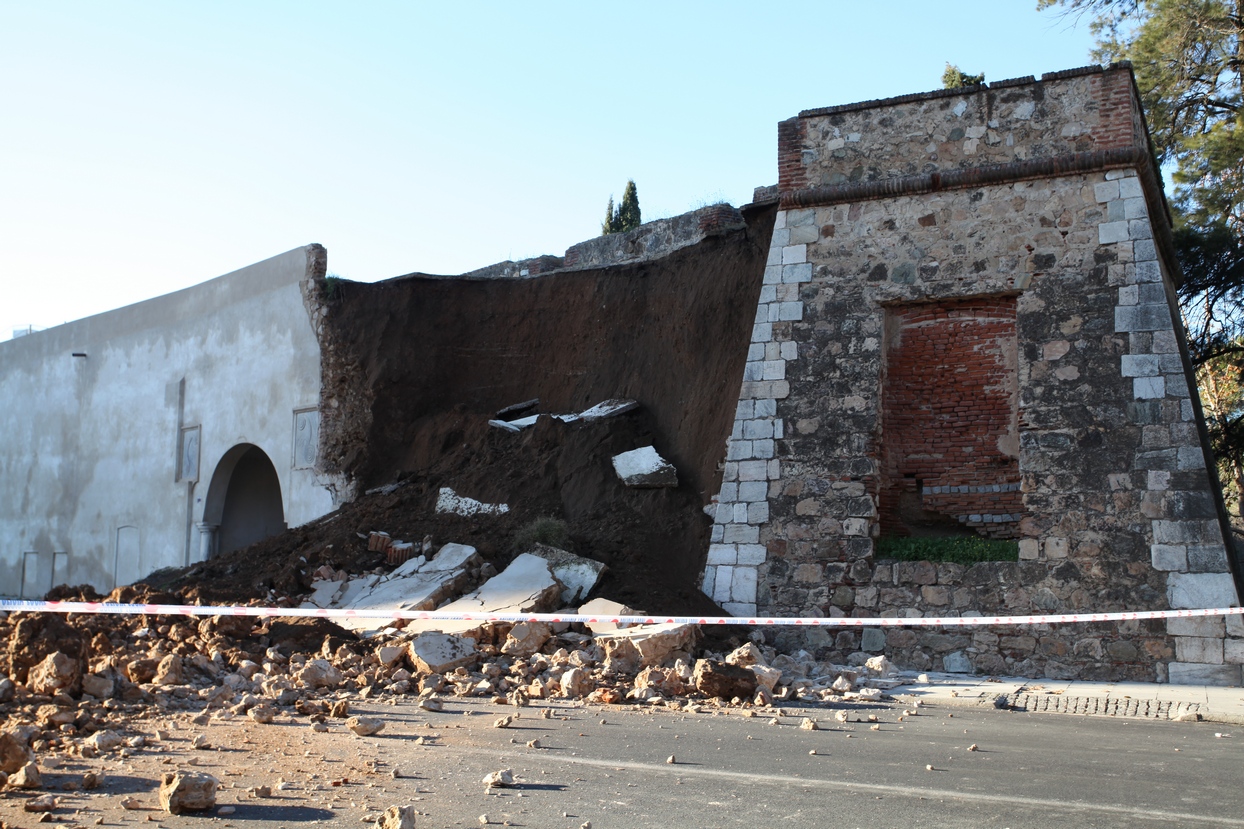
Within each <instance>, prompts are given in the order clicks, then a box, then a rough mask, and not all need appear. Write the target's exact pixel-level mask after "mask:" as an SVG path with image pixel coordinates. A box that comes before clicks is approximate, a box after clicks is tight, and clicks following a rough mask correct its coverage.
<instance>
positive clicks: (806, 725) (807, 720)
mask: <svg viewBox="0 0 1244 829" xmlns="http://www.w3.org/2000/svg"><path fill="white" fill-rule="evenodd" d="M799 728H800V729H801V730H803V731H819V730H820V728H821V727H820V726H819V725H817V724H816V720H814V719H812V718H811V717H804V718H803V722H801V723H799Z"/></svg>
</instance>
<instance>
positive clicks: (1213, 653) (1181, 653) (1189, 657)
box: [1175, 636, 1222, 665]
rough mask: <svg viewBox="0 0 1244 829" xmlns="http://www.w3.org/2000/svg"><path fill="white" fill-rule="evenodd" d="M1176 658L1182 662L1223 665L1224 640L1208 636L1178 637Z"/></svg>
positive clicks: (1176, 638)
mask: <svg viewBox="0 0 1244 829" xmlns="http://www.w3.org/2000/svg"><path fill="white" fill-rule="evenodd" d="M1175 658H1176V659H1178V660H1179V661H1180V662H1200V663H1202V664H1204V665H1221V664H1222V640H1221V639H1213V638H1210V637H1207V636H1176V637H1175Z"/></svg>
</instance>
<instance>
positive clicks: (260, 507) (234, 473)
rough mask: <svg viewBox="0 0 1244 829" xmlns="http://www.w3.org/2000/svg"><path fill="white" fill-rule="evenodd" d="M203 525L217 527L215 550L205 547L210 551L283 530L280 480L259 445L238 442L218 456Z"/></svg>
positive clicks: (213, 545)
mask: <svg viewBox="0 0 1244 829" xmlns="http://www.w3.org/2000/svg"><path fill="white" fill-rule="evenodd" d="M203 525H206V526H212V525H215V526H216V527H217V529H216V532H215V542H214V543H213V544H212V545H211V546H212V547H214V548H215V549H214V550H210V551H206V550H205V552H209V553H211V554H217V553H227V552H229V551H230V550H237V549H239V548H241V547H245V546H247V545H248V544H254V543H255V542H256V541H262V540H263V539H265V538H268V537H270V536H274V535H276V534H277V533H282V532H284V531H285V529H286V527H285V507H284V505H283V504H282V501H281V481H280V479H279V478H278V477H277V474H276V467H274V466H273V465H272V461H271V460H269V458H268V456H267V455H266V454H265V453H264V451H263V450H262V449H260V448H259V447H258V446H255V445H253V444H249V443H241V444H238V445H237V446H235V447H233V448H232V449H230V450H229V451H228V452H226V453H225V456H224V457H223V458H221V459H220V463H219V464H217V465H216V471H215V473H213V475H212V483H211V486H209V487H208V490H207V504H206V505H205V506H204V509H203ZM201 526H202V525H201ZM201 531H202V529H201Z"/></svg>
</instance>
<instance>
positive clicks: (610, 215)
mask: <svg viewBox="0 0 1244 829" xmlns="http://www.w3.org/2000/svg"><path fill="white" fill-rule="evenodd" d="M617 215H618V212H617V211H616V210H615V209H614V207H613V196H610V197H609V206H608V207H606V208H605V220H604V221H603V222H601V223H600V235H601V236H608V235H609V234H610V233H617V232H618V221H617Z"/></svg>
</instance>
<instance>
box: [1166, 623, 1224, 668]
mask: <svg viewBox="0 0 1244 829" xmlns="http://www.w3.org/2000/svg"><path fill="white" fill-rule="evenodd" d="M1225 627H1226V625H1224V624H1223V620H1222V617H1221V616H1193V617H1191V618H1187V619H1178V618H1177V619H1167V620H1166V632H1167V633H1169V634H1170V635H1171V636H1202V637H1209V638H1218V639H1221V638H1222V637H1223V636H1224V635H1225V633H1226V631H1225ZM1189 661H1192V660H1189Z"/></svg>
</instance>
